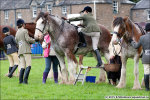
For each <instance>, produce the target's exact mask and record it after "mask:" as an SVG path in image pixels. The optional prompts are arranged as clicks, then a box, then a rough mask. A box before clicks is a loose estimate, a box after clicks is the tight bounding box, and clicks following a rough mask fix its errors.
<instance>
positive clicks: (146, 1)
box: [131, 0, 150, 27]
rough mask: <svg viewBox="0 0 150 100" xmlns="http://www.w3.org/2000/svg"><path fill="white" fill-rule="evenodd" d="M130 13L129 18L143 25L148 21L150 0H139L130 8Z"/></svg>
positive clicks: (149, 20)
mask: <svg viewBox="0 0 150 100" xmlns="http://www.w3.org/2000/svg"><path fill="white" fill-rule="evenodd" d="M131 14H132V15H131V16H132V18H131V19H132V20H133V21H134V22H137V23H139V24H140V25H141V26H142V27H144V26H145V24H146V23H147V22H149V23H150V0H141V1H139V2H138V3H137V4H136V5H135V6H134V7H133V8H132V9H131Z"/></svg>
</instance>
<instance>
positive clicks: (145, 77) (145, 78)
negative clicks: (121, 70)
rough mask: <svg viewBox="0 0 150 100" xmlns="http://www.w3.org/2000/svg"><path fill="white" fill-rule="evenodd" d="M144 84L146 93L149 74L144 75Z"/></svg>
mask: <svg viewBox="0 0 150 100" xmlns="http://www.w3.org/2000/svg"><path fill="white" fill-rule="evenodd" d="M144 82H145V88H146V91H149V74H147V75H146V74H145V75H144Z"/></svg>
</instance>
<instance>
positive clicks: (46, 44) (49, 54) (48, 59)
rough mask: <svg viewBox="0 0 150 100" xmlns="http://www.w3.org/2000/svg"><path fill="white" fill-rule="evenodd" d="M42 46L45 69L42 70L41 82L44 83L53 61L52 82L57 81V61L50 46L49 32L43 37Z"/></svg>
mask: <svg viewBox="0 0 150 100" xmlns="http://www.w3.org/2000/svg"><path fill="white" fill-rule="evenodd" d="M42 48H43V49H44V57H45V64H46V66H45V70H44V72H43V84H45V83H46V79H47V76H48V73H49V72H50V69H51V63H53V75H54V82H55V83H58V65H59V61H58V59H57V57H56V54H55V51H54V49H53V48H52V46H51V39H50V36H49V34H47V35H46V36H45V37H44V41H43V43H42Z"/></svg>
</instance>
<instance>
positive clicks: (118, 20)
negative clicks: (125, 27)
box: [113, 17, 124, 27]
mask: <svg viewBox="0 0 150 100" xmlns="http://www.w3.org/2000/svg"><path fill="white" fill-rule="evenodd" d="M122 24H124V21H123V18H122V17H117V18H115V20H114V21H113V27H115V26H118V25H122Z"/></svg>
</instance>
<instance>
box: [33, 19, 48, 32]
mask: <svg viewBox="0 0 150 100" xmlns="http://www.w3.org/2000/svg"><path fill="white" fill-rule="evenodd" d="M46 24H47V21H46V23H45V24H44V27H43V30H41V29H39V28H35V29H37V30H39V31H40V32H41V33H43V34H44V30H45V27H46Z"/></svg>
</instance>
